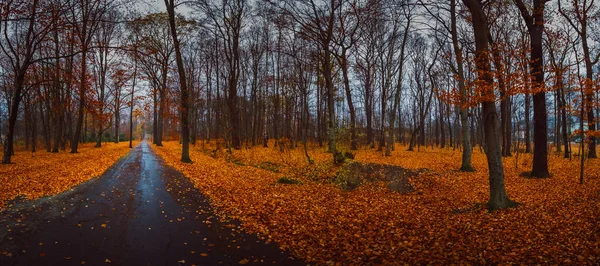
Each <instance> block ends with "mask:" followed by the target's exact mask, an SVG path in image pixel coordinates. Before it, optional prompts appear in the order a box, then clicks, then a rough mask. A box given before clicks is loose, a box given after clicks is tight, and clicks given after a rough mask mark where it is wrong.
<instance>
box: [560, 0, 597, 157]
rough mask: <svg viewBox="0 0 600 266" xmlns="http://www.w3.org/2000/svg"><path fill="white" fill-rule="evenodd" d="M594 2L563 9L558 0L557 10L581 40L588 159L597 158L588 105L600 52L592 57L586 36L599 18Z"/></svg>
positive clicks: (580, 0) (584, 1)
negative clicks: (588, 132)
mask: <svg viewBox="0 0 600 266" xmlns="http://www.w3.org/2000/svg"><path fill="white" fill-rule="evenodd" d="M594 2H595V0H572V1H570V3H571V5H570V8H569V9H567V8H563V5H562V0H558V10H559V12H560V14H561V15H562V16H563V17H564V18H565V20H566V21H567V22H568V23H569V25H570V26H571V27H572V28H573V29H574V30H575V32H577V34H578V35H579V38H580V39H581V48H582V50H583V60H584V62H585V72H586V76H585V78H586V81H585V87H586V88H585V91H586V99H585V100H586V101H587V103H586V104H584V105H587V106H588V108H587V121H588V131H590V132H594V133H592V134H590V135H588V137H589V145H588V158H597V157H598V156H597V154H596V137H595V131H596V120H595V115H594V108H593V107H592V108H590V105H592V103H593V102H594V88H593V87H594V85H593V84H594V80H593V78H594V72H593V68H594V65H596V64H597V63H598V61H600V52H596V55H595V56H594V55H592V50H591V49H590V40H588V38H589V37H588V35H589V33H590V31H592V30H593V26H591V25H588V23H589V22H590V21H593V20H598V19H599V18H600V9H599V8H598V7H597V6H596V5H595V3H594Z"/></svg>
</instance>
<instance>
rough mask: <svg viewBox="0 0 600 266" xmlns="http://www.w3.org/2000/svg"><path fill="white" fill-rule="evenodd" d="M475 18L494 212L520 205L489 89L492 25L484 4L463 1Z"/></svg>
mask: <svg viewBox="0 0 600 266" xmlns="http://www.w3.org/2000/svg"><path fill="white" fill-rule="evenodd" d="M463 2H464V4H465V5H466V6H467V8H468V9H469V11H470V13H471V15H472V22H471V24H472V26H473V32H474V35H475V47H476V57H477V60H475V62H476V68H477V71H478V79H479V81H480V82H479V83H478V84H480V86H483V87H480V88H479V90H480V91H481V92H482V93H484V94H483V96H484V99H486V100H484V101H483V102H482V109H483V128H484V134H485V142H486V148H485V153H486V157H487V161H488V169H489V182H490V199H489V201H488V208H489V209H490V211H493V210H497V209H501V208H509V207H514V206H516V203H515V202H513V201H512V200H510V199H509V198H508V195H507V194H506V189H505V185H504V168H503V166H502V151H501V147H500V143H499V139H500V136H499V135H498V133H499V131H500V121H499V119H498V113H497V110H496V104H495V98H496V97H495V95H494V92H493V90H491V89H489V88H485V86H491V85H492V83H493V78H492V76H491V74H490V61H489V48H488V36H487V34H488V24H487V18H486V15H485V14H484V12H483V7H482V5H481V3H480V2H479V1H477V0H463Z"/></svg>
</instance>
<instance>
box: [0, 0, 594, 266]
mask: <svg viewBox="0 0 600 266" xmlns="http://www.w3.org/2000/svg"><path fill="white" fill-rule="evenodd" d="M0 14H1V15H0V143H2V145H3V153H2V165H0V181H1V182H2V183H3V184H6V185H5V186H4V188H0V225H4V224H3V223H5V222H10V221H9V220H10V219H5V220H3V219H2V213H3V209H4V211H5V210H9V211H10V210H11V209H13V208H15V206H17V205H18V204H22V203H23V202H28V201H35V200H43V199H44V198H45V197H49V196H50V197H52V196H54V195H60V194H61V193H64V192H65V191H68V190H73V189H76V188H78V187H80V185H81V184H84V183H85V184H87V183H89V182H95V181H93V180H94V178H95V177H100V176H103V173H105V174H104V175H107V174H106V173H111V171H113V170H110V169H114V168H118V167H117V166H118V165H120V164H125V165H128V164H129V162H127V160H129V159H123V158H136V159H131V160H137V161H139V163H140V165H142V166H140V167H141V168H142V169H145V168H144V167H147V166H145V162H146V161H147V159H146V157H145V156H146V155H145V154H146V153H147V152H148V153H152V154H155V155H156V156H157V158H160V159H157V160H158V161H160V163H158V164H159V165H161V167H162V165H164V168H165V169H167V168H168V169H171V168H172V169H175V170H176V171H177V172H178V173H180V174H181V175H182V176H183V177H184V178H183V179H182V180H186V181H185V182H187V183H185V182H184V183H185V184H188V183H189V186H190V187H191V188H193V189H195V190H194V191H196V190H197V191H198V194H202V195H205V196H206V197H207V198H208V199H209V201H210V204H209V205H210V208H211V210H210V212H214V213H215V215H216V216H217V217H220V219H221V221H224V220H227V221H229V220H230V219H231V220H235V221H238V222H239V223H240V225H239V227H240V228H241V230H242V231H243V232H245V234H248V235H252V236H253V237H254V236H256V237H258V238H259V239H260V241H262V242H265V243H266V244H269V243H271V242H272V241H273V242H274V243H276V244H277V245H278V247H279V249H281V250H284V251H285V252H289V254H290V255H289V257H290V258H296V260H295V262H300V261H302V262H304V263H309V264H311V263H314V264H317V265H322V264H327V265H373V264H374V265H379V264H384V265H388V264H405V263H408V264H440V263H442V264H444V263H449V262H453V263H468V264H498V263H524V264H533V263H536V264H538V263H541V264H578V265H581V264H590V265H593V264H598V263H600V245H599V244H598V243H600V238H598V235H599V234H598V233H600V231H599V230H600V229H599V228H600V220H599V218H598V217H597V214H598V211H600V187H599V185H600V165H599V163H598V159H597V157H598V153H597V150H598V149H597V147H596V146H597V143H598V141H597V138H598V137H600V129H598V128H597V126H596V123H597V121H600V118H598V116H600V64H599V63H598V62H599V61H600V3H598V2H595V0H508V1H492V0H189V1H183V0H160V1H154V2H148V1H142V0H0ZM146 145H148V148H146V147H147V146H146ZM136 149H138V150H139V154H141V155H136V154H137V153H136ZM142 151H143V152H142ZM155 155H152V156H155ZM136 156H137V157H136ZM123 161H125V162H123ZM113 164H114V165H115V167H112V168H111V166H112V165H113ZM125 168H126V167H123V169H125ZM119 169H121V168H119ZM127 169H129V168H127ZM114 171H121V172H124V171H125V170H114ZM132 171H133V170H132ZM161 171H162V170H161ZM164 171H165V172H168V170H164ZM144 175H145V174H140V175H136V176H137V178H138V179H139V181H135V182H137V183H135V184H140V183H142V182H144V181H143V180H144V178H143V176H144ZM139 176H142V178H140V177H139ZM167 176H168V175H167V174H164V175H161V176H159V177H157V178H158V179H157V180H164V183H165V186H166V189H167V190H169V191H170V190H171V189H172V188H171V185H170V184H171V183H170V182H171V181H169V180H171V179H168V178H169V177H167ZM161 178H162V179H161ZM165 178H167V179H165ZM101 179H102V178H100V180H101ZM138 179H135V180H138ZM90 180H92V181H90ZM86 182H87V183H86ZM97 182H101V181H97ZM123 182H126V181H123ZM161 182H162V181H161ZM177 182H180V181H177ZM181 182H183V181H181ZM123 184H125V183H123ZM152 184H154V183H152ZM177 184H183V183H177ZM140 186H141V185H140ZM181 186H182V187H186V185H181ZM181 189H182V190H185V189H183V188H181ZM140 191H142V190H140ZM188 191H189V190H188ZM86 193H87V192H86ZM173 197H174V198H177V197H179V196H173ZM177 201H179V198H177ZM161 202H163V201H162V200H161ZM48 204H49V205H52V203H48ZM165 205H166V204H165ZM19 206H20V205H19ZM87 206H88V205H86V208H87ZM161 208H162V203H161ZM75 212H77V211H75ZM196 212H198V211H196ZM163 213H164V211H163ZM6 217H9V216H6ZM165 217H167V216H166V215H165ZM169 219H170V218H169ZM177 220H179V222H181V219H179V218H178V219H177ZM172 221H173V220H171V222H172ZM77 224H78V225H79V226H81V222H77ZM102 224H103V225H104V226H101V228H106V222H104V223H102ZM99 226H100V225H96V228H99ZM115 226H116V225H115ZM109 227H110V226H109ZM209 227H210V226H209ZM91 228H92V229H93V228H94V227H91ZM15 231H16V230H15ZM34 231H35V230H34ZM10 234H12V232H11V231H9V232H7V233H5V234H2V233H1V232H0V241H6V242H5V243H8V240H5V238H4V237H10V236H8V235H10ZM32 239H33V238H32ZM205 239H206V238H205ZM32 241H33V240H32ZM34 242H36V241H34ZM32 243H33V242H32ZM40 243H41V242H40ZM186 245H187V242H186ZM9 246H10V245H2V244H0V252H2V255H0V258H2V257H5V258H6V259H7V261H9V262H10V261H11V260H10V259H14V258H18V256H14V254H15V252H14V251H11V249H10V247H9ZM39 246H42V245H39ZM238 248H239V246H238ZM46 252H47V251H44V252H43V254H44V256H41V255H40V257H42V258H41V259H45V258H43V257H46ZM198 253H199V254H200V255H201V257H211V254H210V252H208V253H207V252H202V253H201V252H199V251H198ZM8 254H10V256H8ZM39 254H42V253H39ZM191 254H192V255H194V254H195V255H196V256H198V254H196V251H193V253H191ZM269 254H272V253H269ZM187 255H190V254H189V253H188V254H187ZM205 255H206V256H205ZM27 256H30V255H27ZM34 256H35V254H34ZM284 257H285V256H284ZM65 258H66V257H65ZM69 258H71V257H70V256H69ZM37 259H40V258H39V257H38V258H37ZM103 259H104V258H102V260H103ZM198 259H202V258H198ZM69 260H70V259H69ZM106 260H107V261H108V262H107V263H110V262H111V260H109V259H106ZM259 260H260V259H257V258H255V257H253V258H250V257H248V256H247V257H244V258H243V259H240V260H239V261H238V259H236V261H235V263H236V264H237V263H238V262H239V264H246V263H249V262H253V263H258V262H262V261H259ZM189 261H190V259H188V262H189ZM274 261H275V260H274ZM42 262H43V261H42ZM82 262H83V259H82ZM177 262H178V263H179V264H185V260H183V263H181V260H180V259H177V261H173V262H171V263H177ZM221 262H223V261H221ZM280 262H282V261H280ZM18 263H23V261H18V262H17V264H18ZM124 263H125V262H123V261H121V262H120V264H124ZM205 263H206V262H205ZM0 264H2V260H0ZM82 264H84V263H82ZM188 264H189V263H188ZM210 264H212V262H211V263H210ZM226 264H227V263H226Z"/></svg>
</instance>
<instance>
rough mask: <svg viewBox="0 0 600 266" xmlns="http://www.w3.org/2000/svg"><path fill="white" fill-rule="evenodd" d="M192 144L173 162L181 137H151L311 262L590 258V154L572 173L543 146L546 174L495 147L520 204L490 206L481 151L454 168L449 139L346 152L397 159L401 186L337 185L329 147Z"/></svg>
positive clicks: (595, 208)
mask: <svg viewBox="0 0 600 266" xmlns="http://www.w3.org/2000/svg"><path fill="white" fill-rule="evenodd" d="M270 147H271V148H261V147H255V148H252V149H245V150H240V151H234V152H233V155H230V154H228V153H226V151H224V150H215V147H214V144H213V145H209V144H205V145H200V144H199V145H198V146H196V147H192V148H191V158H192V160H193V161H194V163H193V164H184V163H180V162H179V159H180V158H181V154H180V153H181V147H180V145H178V144H177V143H175V142H167V143H166V144H165V146H164V147H155V149H156V151H157V152H158V154H159V155H161V156H162V157H163V158H164V159H165V160H166V161H167V163H168V164H170V165H172V166H174V167H175V168H176V169H178V170H180V171H181V172H183V173H184V174H185V175H186V176H187V177H189V178H190V179H191V180H192V182H193V183H194V185H195V186H196V187H198V188H199V189H200V190H201V191H202V192H204V193H205V194H206V195H207V196H208V197H209V198H210V199H211V204H213V205H214V206H215V207H216V209H217V210H218V212H219V214H220V215H222V216H227V217H231V218H237V219H239V220H240V221H241V222H242V224H243V227H244V228H245V230H247V231H248V232H250V233H257V234H259V236H261V237H262V238H263V239H264V240H265V241H267V242H270V241H276V242H278V243H279V244H280V245H281V247H282V248H285V249H289V250H291V252H292V253H293V254H294V255H296V256H298V257H300V258H302V259H304V260H305V261H306V262H309V263H317V264H346V265H347V264H350V265H358V264H405V263H409V264H416V263H418V264H421V263H429V264H442V263H448V262H457V263H469V264H496V263H524V264H536V263H541V264H594V265H597V264H598V263H600V216H598V213H600V177H599V175H600V161H598V159H591V160H588V161H587V162H586V181H585V182H586V183H585V184H583V185H580V184H579V180H578V173H579V171H578V166H579V164H578V162H579V160H578V158H577V157H574V159H573V160H568V159H563V158H560V157H557V156H554V155H551V156H550V158H549V165H550V171H551V174H552V177H551V178H549V179H529V178H524V177H522V176H521V173H522V172H524V171H527V170H529V169H531V156H530V155H528V154H519V155H518V156H513V157H509V158H505V159H504V165H505V169H506V170H505V171H506V180H505V181H506V187H507V191H508V194H509V196H510V197H511V198H512V199H513V200H516V201H518V202H520V203H521V205H520V206H519V207H518V208H516V209H510V210H502V211H497V212H494V213H489V212H488V211H487V209H486V208H485V206H484V205H485V202H486V201H487V198H488V193H489V186H488V176H487V166H486V160H485V156H484V155H483V154H482V153H481V152H480V151H478V150H476V151H475V152H474V154H473V164H474V167H475V168H476V169H477V172H474V173H462V172H458V171H456V169H458V168H459V167H460V158H461V152H460V151H459V150H458V149H457V150H454V149H443V150H440V149H436V150H432V149H430V148H427V149H423V148H422V149H421V151H420V152H408V151H406V148H405V147H397V149H396V151H394V152H393V153H392V156H391V157H384V156H382V154H381V153H380V152H377V151H375V150H360V151H358V152H356V154H355V155H356V156H355V160H354V161H355V162H356V161H358V162H361V163H372V164H386V165H395V166H400V167H402V168H405V169H408V170H409V171H412V172H413V173H416V174H414V175H411V176H410V177H408V178H409V182H410V184H411V185H412V187H413V188H414V191H412V192H410V193H398V192H394V191H391V190H389V189H387V187H386V185H385V183H384V182H377V181H376V182H369V183H366V184H363V185H361V186H359V187H357V188H355V189H352V190H347V189H344V188H343V187H341V186H340V185H339V183H338V182H337V181H336V180H338V181H339V175H336V173H338V172H339V170H340V169H341V167H339V166H334V165H332V163H331V162H330V161H331V155H330V154H328V153H326V152H325V150H323V149H321V148H311V150H310V151H309V154H310V155H311V157H312V159H313V160H315V163H314V164H312V165H309V164H308V163H307V160H306V158H305V157H304V153H303V151H302V149H301V148H297V149H292V150H289V149H284V150H283V152H282V151H281V150H280V149H279V148H273V145H272V144H271V145H270Z"/></svg>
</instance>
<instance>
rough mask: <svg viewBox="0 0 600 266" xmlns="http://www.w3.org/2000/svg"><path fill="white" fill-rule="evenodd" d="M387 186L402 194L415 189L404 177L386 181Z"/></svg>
mask: <svg viewBox="0 0 600 266" xmlns="http://www.w3.org/2000/svg"><path fill="white" fill-rule="evenodd" d="M387 188H388V189H390V190H392V191H396V192H399V193H402V194H405V193H410V192H413V191H415V189H414V188H413V186H412V185H411V184H410V183H408V181H407V180H406V179H400V180H394V181H391V182H389V183H388V185H387Z"/></svg>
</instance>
